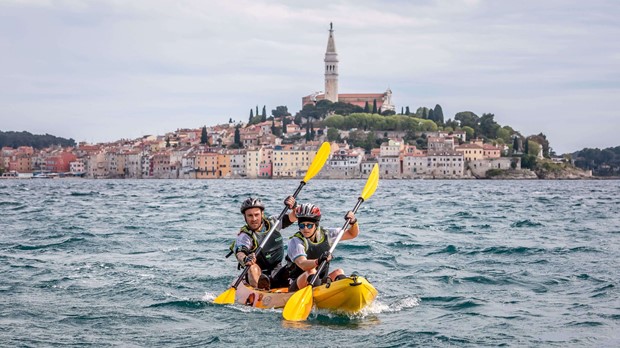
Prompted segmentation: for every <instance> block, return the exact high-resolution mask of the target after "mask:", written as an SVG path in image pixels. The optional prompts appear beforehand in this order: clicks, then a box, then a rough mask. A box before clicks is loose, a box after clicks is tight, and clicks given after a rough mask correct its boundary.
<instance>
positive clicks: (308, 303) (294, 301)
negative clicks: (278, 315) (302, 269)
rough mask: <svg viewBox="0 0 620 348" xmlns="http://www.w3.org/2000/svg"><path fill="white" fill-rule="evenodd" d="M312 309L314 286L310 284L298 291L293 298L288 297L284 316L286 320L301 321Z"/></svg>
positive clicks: (283, 312)
mask: <svg viewBox="0 0 620 348" xmlns="http://www.w3.org/2000/svg"><path fill="white" fill-rule="evenodd" d="M311 310H312V286H310V285H308V286H306V287H305V288H303V289H301V290H299V291H297V292H296V293H295V294H294V295H293V296H291V298H289V299H288V301H287V302H286V305H285V306H284V310H283V311H282V317H284V319H286V320H291V321H301V320H306V318H308V315H310V311H311Z"/></svg>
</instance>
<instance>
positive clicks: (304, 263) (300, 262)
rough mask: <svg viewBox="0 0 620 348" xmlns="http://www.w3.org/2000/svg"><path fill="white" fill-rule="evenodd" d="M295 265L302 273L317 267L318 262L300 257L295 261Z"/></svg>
mask: <svg viewBox="0 0 620 348" xmlns="http://www.w3.org/2000/svg"><path fill="white" fill-rule="evenodd" d="M295 264H296V265H297V266H298V267H299V268H301V269H303V270H304V271H309V270H311V269H313V268H316V267H318V266H319V260H318V259H310V260H309V259H307V258H306V257H305V256H303V255H302V256H299V257H298V258H296V259H295Z"/></svg>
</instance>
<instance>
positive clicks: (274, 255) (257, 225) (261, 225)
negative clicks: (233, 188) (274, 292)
mask: <svg viewBox="0 0 620 348" xmlns="http://www.w3.org/2000/svg"><path fill="white" fill-rule="evenodd" d="M284 204H285V205H286V206H287V207H288V208H289V209H292V208H293V207H294V205H295V198H293V197H292V196H289V197H287V198H286V200H285V201H284ZM264 212H265V206H264V205H263V202H261V200H260V199H258V198H252V197H250V198H248V199H246V200H245V201H243V203H241V214H243V217H244V219H245V225H244V226H243V227H242V228H241V230H240V231H239V234H238V235H237V240H236V241H235V256H236V257H237V261H239V265H240V266H241V265H242V266H243V267H250V268H249V269H248V273H247V278H246V280H247V282H248V283H249V284H250V285H251V286H253V287H255V288H259V289H269V287H270V285H271V282H272V281H274V286H278V285H279V286H286V285H287V283H286V282H287V280H288V275H287V274H286V273H285V274H282V272H278V271H280V269H281V262H282V259H283V257H284V243H283V241H282V234H280V230H281V229H282V228H286V227H288V226H290V225H291V224H292V223H293V222H294V221H295V220H296V219H297V218H296V216H295V212H294V210H291V212H290V213H289V215H285V216H284V218H283V219H282V221H281V223H280V224H278V225H277V226H276V228H275V230H274V231H273V233H272V234H271V237H270V238H269V240H268V241H267V242H266V243H265V245H264V247H263V248H262V249H261V251H260V252H259V253H258V255H256V254H255V253H254V251H256V249H257V248H258V246H259V245H260V244H261V243H262V242H263V238H265V237H266V236H267V234H268V233H269V230H270V229H271V228H272V227H273V224H275V223H277V222H278V221H277V217H276V216H271V217H265V215H264ZM283 270H284V271H286V268H284V269H283ZM278 283H279V284H278Z"/></svg>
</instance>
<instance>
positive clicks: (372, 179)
mask: <svg viewBox="0 0 620 348" xmlns="http://www.w3.org/2000/svg"><path fill="white" fill-rule="evenodd" d="M377 185H379V165H378V164H377V163H375V166H374V167H373V168H372V171H371V172H370V176H368V180H367V181H366V186H364V190H363V191H362V195H361V196H360V197H362V198H363V199H364V200H367V199H368V198H370V196H372V194H373V193H375V190H376V189H377Z"/></svg>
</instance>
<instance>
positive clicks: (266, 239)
mask: <svg viewBox="0 0 620 348" xmlns="http://www.w3.org/2000/svg"><path fill="white" fill-rule="evenodd" d="M304 185H306V182H305V181H302V182H300V183H299V186H298V187H297V190H295V193H293V198H297V195H298V194H299V192H300V191H301V189H302V188H303V187H304ZM287 211H288V207H284V209H283V210H282V212H281V213H280V216H278V220H277V221H276V222H275V223H274V224H273V226H271V229H269V232H268V233H267V235H266V236H265V238H263V241H262V242H261V243H260V245H259V246H258V248H256V250H254V252H253V253H254V255H258V253H260V251H261V250H262V249H263V247H264V246H265V244H267V241H268V240H269V238H270V237H271V235H272V234H273V232H274V231H275V230H276V228H277V227H278V225H279V224H280V221H281V220H282V218H284V214H286V212H287ZM249 269H250V267H247V266H246V267H244V268H243V272H241V275H240V276H239V278H237V281H236V282H235V284H233V286H232V287H233V288H234V289H237V287H238V286H239V284H240V283H241V280H243V277H245V274H246V273H248V270H249Z"/></svg>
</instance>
